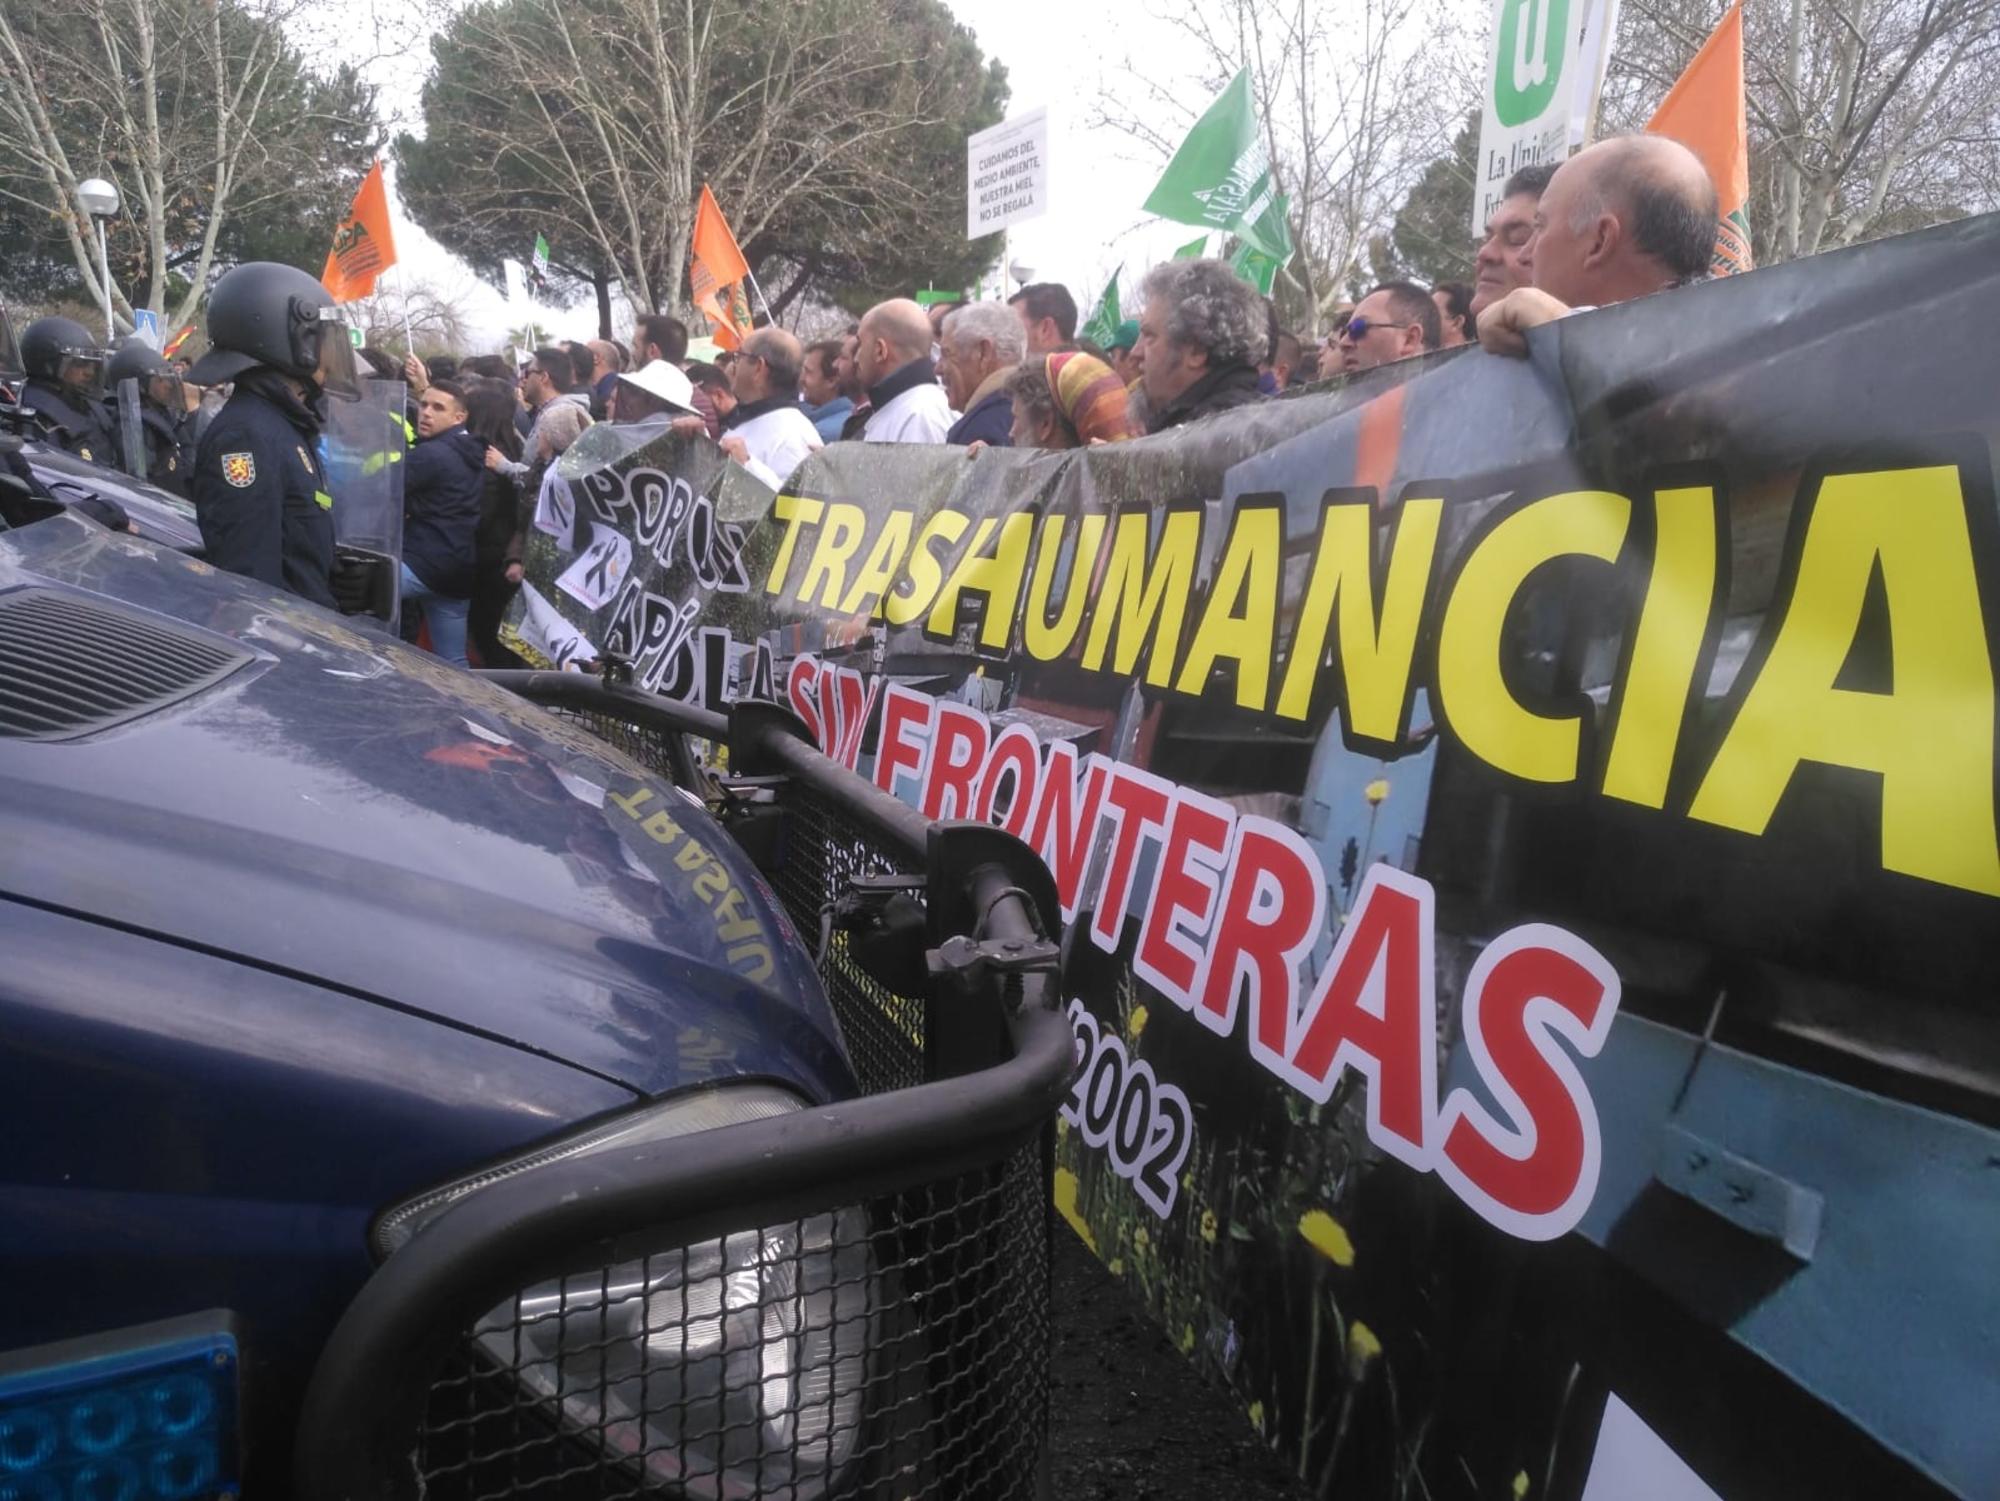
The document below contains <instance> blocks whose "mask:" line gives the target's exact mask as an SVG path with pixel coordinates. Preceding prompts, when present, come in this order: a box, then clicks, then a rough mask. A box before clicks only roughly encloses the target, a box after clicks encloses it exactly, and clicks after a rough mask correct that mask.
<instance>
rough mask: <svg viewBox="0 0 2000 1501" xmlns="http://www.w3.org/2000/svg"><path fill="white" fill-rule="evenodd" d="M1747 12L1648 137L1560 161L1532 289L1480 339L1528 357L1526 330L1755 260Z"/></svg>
mask: <svg viewBox="0 0 2000 1501" xmlns="http://www.w3.org/2000/svg"><path fill="white" fill-rule="evenodd" d="M1746 143H1747V135H1746V129H1745V115H1744V104H1743V11H1742V7H1741V6H1740V5H1738V6H1736V7H1734V8H1732V9H1731V10H1730V12H1729V14H1728V15H1727V16H1725V17H1724V18H1723V20H1722V24H1721V25H1720V26H1718V27H1717V28H1716V30H1715V34H1714V35H1713V36H1711V37H1710V38H1709V39H1708V41H1707V42H1706V43H1704V44H1703V46H1702V49H1701V50H1700V51H1699V52H1697V53H1696V54H1695V56H1694V60H1693V61H1692V62H1691V63H1689V64H1688V66H1687V70H1686V71H1685V72H1683V73H1682V74H1681V76H1680V79H1679V80H1678V81H1677V82H1676V83H1675V84H1674V86H1673V88H1672V89H1671V90H1670V91H1669V92H1668V94H1667V97H1666V99H1665V100H1664V101H1663V102H1662V103H1661V105H1660V108H1659V110H1658V111H1657V112H1656V113H1655V114H1654V116H1653V118H1652V120H1651V121H1650V122H1649V123H1648V124H1647V126H1646V134H1644V135H1637V136H1619V137H1614V138H1613V139H1611V140H1607V141H1599V142H1598V143H1597V144H1596V145H1594V146H1591V147H1588V148H1586V149H1585V150H1583V151H1581V152H1579V153H1578V154H1577V155H1575V156H1573V157H1571V158H1570V159H1569V160H1568V161H1566V162H1564V163H1563V164H1562V165H1561V166H1560V167H1558V168H1557V169H1556V173H1555V176H1554V177H1552V178H1550V179H1549V185H1548V188H1547V190H1546V191H1545V192H1544V193H1543V194H1542V199H1541V202H1540V204H1539V205H1538V207H1537V210H1536V214H1535V219H1536V223H1537V225H1538V228H1537V230H1536V233H1535V239H1534V243H1533V246H1532V248H1531V256H1532V262H1533V275H1534V285H1533V286H1529V287H1520V288H1517V289H1516V290H1514V291H1512V292H1509V293H1508V294H1507V295H1506V296H1505V297H1502V298H1501V299H1500V300H1499V301H1498V302H1495V303H1493V304H1492V305H1491V306H1490V307H1488V308H1487V309H1486V310H1485V311H1484V312H1483V313H1481V314H1480V316H1479V342H1480V343H1481V345H1483V346H1484V347H1485V348H1486V349H1488V350H1490V351H1492V352H1494V353H1496V354H1512V355H1521V354H1525V353H1527V340H1526V335H1527V332H1528V330H1530V329H1532V328H1536V327H1539V326H1540V325H1542V324H1544V323H1547V322H1550V321H1551V320H1553V319H1556V318H1560V317H1563V316H1564V315H1566V314H1568V313H1571V312H1577V311H1582V310H1583V309H1585V308H1591V307H1602V306H1605V305H1607V304H1609V303H1613V302H1629V301H1631V300H1632V299H1633V298H1635V297H1644V296H1647V295H1649V294H1651V293H1653V292H1662V291H1666V290H1668V289H1669V288H1672V287H1677V286H1684V285H1686V284H1687V283H1688V282H1691V281H1698V280H1700V279H1702V278H1703V277H1704V276H1708V275H1729V274H1731V273H1733V272H1736V271H1744V270H1748V269H1749V267H1750V233H1749V221H1748V219H1747V218H1746V216H1745V213H1744V205H1745V202H1746V200H1747V199H1748V198H1749V193H1750V173H1749V151H1748V147H1747V144H1746Z"/></svg>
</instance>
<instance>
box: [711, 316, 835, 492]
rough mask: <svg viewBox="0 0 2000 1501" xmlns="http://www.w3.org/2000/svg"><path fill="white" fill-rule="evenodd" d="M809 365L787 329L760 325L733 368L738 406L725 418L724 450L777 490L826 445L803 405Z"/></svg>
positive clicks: (732, 382) (732, 384) (731, 382)
mask: <svg viewBox="0 0 2000 1501" xmlns="http://www.w3.org/2000/svg"><path fill="white" fill-rule="evenodd" d="M804 364H805V351H804V349H803V348H802V347H801V346H800V344H799V341H798V340H797V339H795V338H793V337H792V335H790V334H788V333H786V332H785V331H784V330H783V329H782V328H760V329H758V330H757V331H756V332H755V333H753V334H751V335H750V336H749V337H748V338H746V339H745V340H744V341H743V347H742V348H741V349H739V350H738V351H737V353H736V358H735V360H733V361H732V362H731V363H730V366H729V386H730V389H731V390H732V391H734V392H735V393H736V409H735V410H734V411H732V412H731V413H730V414H729V415H728V416H727V417H725V418H723V419H722V451H723V452H724V453H726V454H728V455H729V456H730V457H731V458H732V459H734V460H736V462H737V463H739V464H741V465H742V466H743V467H744V468H745V469H748V470H749V471H750V472H751V473H752V474H754V475H756V476H757V478H759V479H760V480H762V481H763V482H764V483H765V484H767V485H769V486H770V487H771V488H772V489H773V490H775V489H777V488H778V487H779V486H781V485H782V484H784V482H785V481H786V480H787V479H788V478H790V476H791V473H792V471H793V470H794V469H796V468H798V467H799V465H800V464H802V463H804V462H805V458H806V455H807V454H809V453H811V452H812V451H813V450H814V449H816V448H819V447H821V446H822V444H821V439H820V435H819V429H818V428H816V427H814V426H813V425H812V419H811V418H810V417H808V416H806V414H805V411H804V409H803V408H801V407H800V406H799V372H800V370H801V368H802V367H803V366H804Z"/></svg>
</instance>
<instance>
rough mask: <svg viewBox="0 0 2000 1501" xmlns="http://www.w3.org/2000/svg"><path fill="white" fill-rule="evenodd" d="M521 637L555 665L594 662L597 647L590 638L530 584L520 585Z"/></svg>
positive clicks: (566, 665) (562, 665)
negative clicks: (521, 608)
mask: <svg viewBox="0 0 2000 1501" xmlns="http://www.w3.org/2000/svg"><path fill="white" fill-rule="evenodd" d="M521 603H522V604H523V606H524V607H525V610H524V613H523V614H522V616H521V639H522V640H523V641H525V642H526V643H527V644H528V645H529V646H530V647H531V648H533V649H534V650H535V651H536V652H539V653H540V654H541V655H542V656H544V657H547V658H548V659H549V660H550V661H551V662H553V663H555V665H556V666H557V667H568V666H569V665H570V664H571V663H573V662H576V663H581V662H594V661H596V660H597V648H596V647H594V646H592V645H591V644H590V638H589V637H588V636H586V635H584V634H583V632H582V631H580V630H578V629H577V628H576V627H575V626H573V625H571V624H570V623H569V622H568V621H567V620H564V619H563V618H562V614H561V612H560V611H558V610H557V609H556V607H555V606H554V605H552V604H550V603H549V602H548V601H547V600H546V599H544V598H543V597H542V595H541V592H540V591H539V590H538V589H536V588H535V586H534V585H533V584H529V583H523V584H522V585H521Z"/></svg>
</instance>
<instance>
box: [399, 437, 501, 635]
mask: <svg viewBox="0 0 2000 1501" xmlns="http://www.w3.org/2000/svg"><path fill="white" fill-rule="evenodd" d="M485 498H486V445H485V444H484V443H481V442H480V441H479V440H478V439H477V438H475V437H473V436H472V434H471V433H469V432H467V431H466V430H465V425H464V424H463V423H460V424H459V425H458V426H457V427H448V428H446V429H445V430H444V431H443V432H441V433H438V434H435V435H434V436H432V437H429V438H419V439H418V440H417V443H416V446H415V447H414V448H412V449H411V450H410V457H409V459H408V461H407V462H406V463H405V464H404V466H403V561H404V562H405V563H407V564H409V565H410V572H412V573H414V574H415V575H416V576H417V577H418V578H420V579H422V580H423V581H424V583H425V584H426V585H427V586H428V587H430V588H431V589H434V590H436V591H437V592H438V593H439V594H442V595H445V596H446V597H447V598H450V599H470V598H471V597H472V579H473V572H474V563H475V561H476V560H477V557H478V552H479V518H480V515H481V513H482V512H483V510H484V509H485Z"/></svg>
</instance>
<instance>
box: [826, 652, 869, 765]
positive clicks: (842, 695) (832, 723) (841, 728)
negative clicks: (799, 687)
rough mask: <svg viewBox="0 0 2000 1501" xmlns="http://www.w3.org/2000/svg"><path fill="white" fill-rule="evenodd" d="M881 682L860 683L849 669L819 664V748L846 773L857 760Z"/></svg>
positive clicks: (857, 676) (859, 678) (856, 675)
mask: <svg viewBox="0 0 2000 1501" xmlns="http://www.w3.org/2000/svg"><path fill="white" fill-rule="evenodd" d="M881 683H882V679H881V678H879V677H878V678H874V679H872V680H869V681H864V680H863V679H862V676H861V674H860V673H859V672H857V671H855V670H854V669H853V668H852V667H828V666H827V665H826V664H825V663H821V664H820V670H819V702H820V724H821V726H822V728H821V730H820V735H819V741H820V749H821V750H823V751H825V752H826V753H827V755H828V756H830V757H831V758H832V759H834V760H836V761H838V762H839V763H840V764H841V765H842V766H845V767H847V768H848V769H849V770H852V769H853V768H854V765H855V763H856V762H858V761H859V760H860V759H861V740H862V734H863V732H864V731H865V730H866V729H867V728H868V717H869V715H870V714H872V713H873V712H874V709H875V694H876V692H877V691H878V690H879V688H880V687H881Z"/></svg>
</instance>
